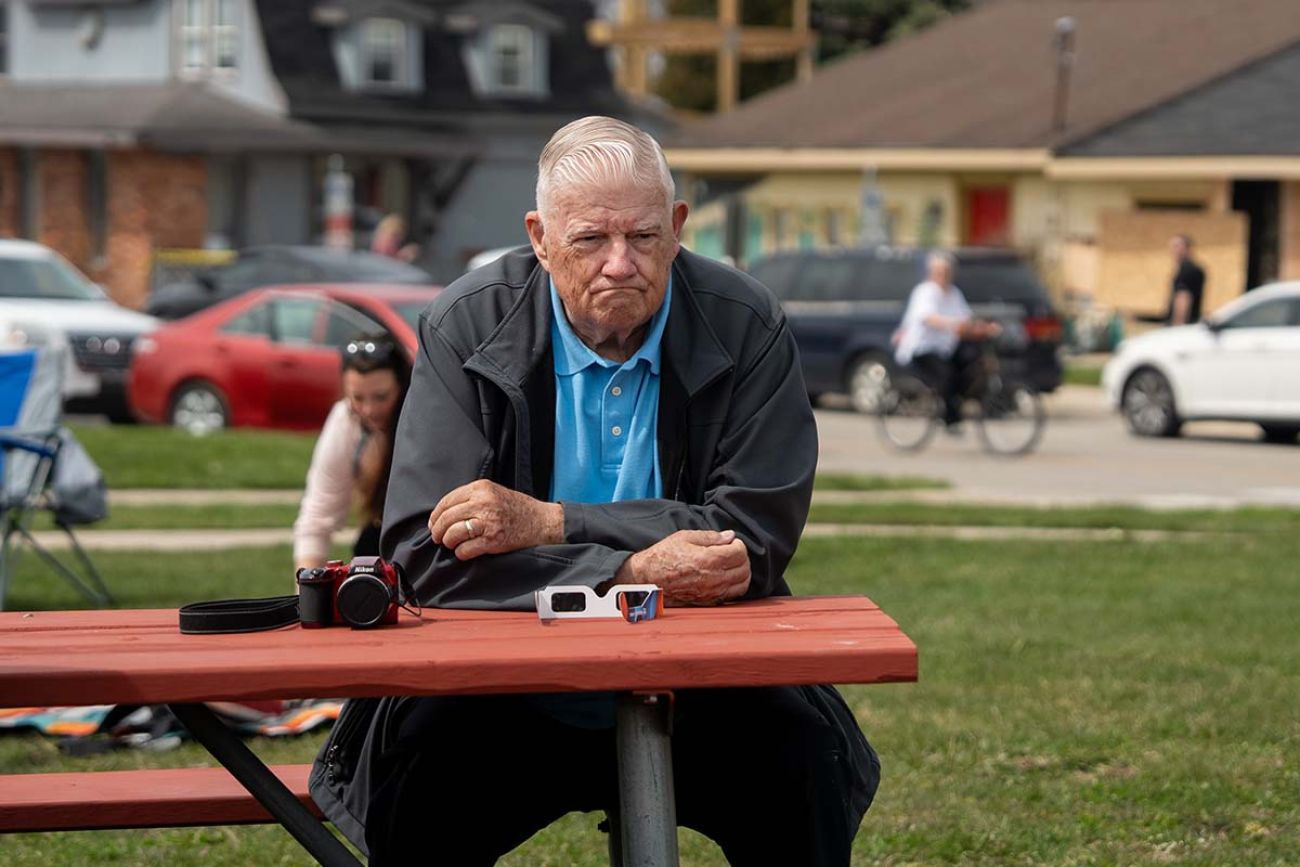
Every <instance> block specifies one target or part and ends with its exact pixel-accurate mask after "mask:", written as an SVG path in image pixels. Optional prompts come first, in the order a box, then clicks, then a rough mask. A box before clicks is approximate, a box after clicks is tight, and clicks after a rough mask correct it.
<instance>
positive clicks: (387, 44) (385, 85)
mask: <svg viewBox="0 0 1300 867" xmlns="http://www.w3.org/2000/svg"><path fill="white" fill-rule="evenodd" d="M388 7H392V8H393V9H394V10H395V11H396V13H397V14H387V15H382V14H372V15H369V16H366V17H363V18H354V19H351V20H349V18H348V15H347V10H346V9H344V8H343V7H333V6H318V7H316V10H315V12H314V14H315V16H316V20H317V21H318V23H323V24H325V25H326V26H331V27H337V30H336V32H335V34H334V40H333V42H334V60H335V63H336V64H337V65H338V70H339V80H340V82H341V83H342V84H343V86H344V87H345V88H346V89H348V90H369V91H376V92H393V91H396V92H416V91H419V90H420V88H421V86H422V84H423V81H424V56H423V54H424V52H423V46H424V30H423V28H422V26H421V22H418V21H412V20H408V17H409V16H407V15H405V14H403V13H405V12H407V11H408V10H407V8H406V6H404V5H396V6H395V5H394V4H392V3H388V4H386V5H385V8H384V9H382V11H385V12H387V11H388ZM375 11H376V12H378V11H381V10H380V9H376V10H375ZM327 13H329V14H327ZM398 15H402V17H397V16H398Z"/></svg>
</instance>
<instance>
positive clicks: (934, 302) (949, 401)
mask: <svg viewBox="0 0 1300 867" xmlns="http://www.w3.org/2000/svg"><path fill="white" fill-rule="evenodd" d="M954 264H955V263H954V260H953V257H952V255H951V254H949V253H946V252H943V251H939V250H936V251H934V252H932V253H930V255H929V256H928V257H926V261H925V268H926V276H927V277H928V279H927V280H925V281H924V282H922V283H919V284H917V286H916V287H915V288H913V289H912V294H911V295H910V296H909V297H908V300H907V310H906V312H904V313H903V322H902V324H901V325H899V327H898V330H897V331H896V332H894V345H895V348H894V360H895V361H896V362H898V364H899V366H901V367H907V366H909V365H910V366H911V367H912V368H913V369H914V370H916V372H917V373H918V374H919V375H920V376H921V378H922V379H924V380H925V381H926V382H928V383H929V384H930V386H931V387H932V388H934V390H935V391H937V392H939V394H941V395H943V404H944V416H943V420H944V424H945V425H947V427H948V429H949V430H956V429H957V428H958V426H959V425H960V423H961V395H962V391H963V389H964V388H965V385H966V383H967V382H968V381H969V375H970V374H969V369H970V368H971V366H972V365H974V364H975V363H977V362H978V361H979V350H978V348H977V347H976V346H975V343H974V342H975V341H979V340H985V339H988V338H990V337H996V336H997V335H998V334H999V333H1000V332H1001V330H1002V329H1001V328H1000V327H999V326H998V325H997V323H994V322H984V321H982V320H978V319H975V318H974V315H973V314H972V313H971V309H970V305H968V304H967V303H966V296H964V295H963V294H962V291H961V290H960V289H958V288H957V286H956V284H954V283H953V282H952V276H953V271H954Z"/></svg>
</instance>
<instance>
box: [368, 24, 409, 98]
mask: <svg viewBox="0 0 1300 867" xmlns="http://www.w3.org/2000/svg"><path fill="white" fill-rule="evenodd" d="M357 30H358V32H357V48H358V51H357V59H358V69H357V80H358V83H359V84H360V85H361V87H363V88H367V89H394V90H408V89H410V88H411V87H412V86H413V82H411V81H410V78H411V63H412V57H411V41H410V40H411V35H410V25H408V24H407V23H406V22H405V21H402V20H401V19H399V18H367V19H365V20H364V21H362V22H361V26H360V27H358V28H357ZM390 49H391V50H392V52H393V54H392V58H391V60H390V63H391V64H392V70H393V77H392V78H391V79H389V80H387V81H381V80H379V79H376V78H372V77H371V72H372V70H373V68H374V64H373V62H374V60H375V57H376V55H377V54H378V53H379V52H381V51H387V50H390Z"/></svg>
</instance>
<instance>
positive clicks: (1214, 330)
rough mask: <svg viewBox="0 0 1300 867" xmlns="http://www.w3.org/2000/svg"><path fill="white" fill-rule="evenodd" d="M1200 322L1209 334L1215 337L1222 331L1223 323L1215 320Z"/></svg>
mask: <svg viewBox="0 0 1300 867" xmlns="http://www.w3.org/2000/svg"><path fill="white" fill-rule="evenodd" d="M1201 322H1202V324H1203V325H1205V327H1206V328H1207V329H1208V330H1209V332H1210V333H1211V334H1214V335H1217V334H1218V333H1219V332H1220V331H1222V330H1223V323H1222V322H1220V321H1218V320H1217V319H1202V320H1201Z"/></svg>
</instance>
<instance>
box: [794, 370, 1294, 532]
mask: <svg viewBox="0 0 1300 867" xmlns="http://www.w3.org/2000/svg"><path fill="white" fill-rule="evenodd" d="M817 424H818V430H819V433H820V435H821V466H820V468H821V469H822V470H823V471H840V472H855V473H878V474H885V475H918V476H930V477H934V478H939V479H945V480H947V481H948V482H950V483H951V484H952V485H953V486H954V490H953V491H952V492H950V493H947V494H939V495H937V498H939V499H963V500H979V501H988V502H1008V503H1036V504H1084V503H1098V502H1115V503H1118V502H1126V503H1133V504H1138V505H1144V506H1149V507H1156V508H1159V507H1166V508H1175V507H1199V506H1206V507H1218V506H1225V507H1226V506H1235V505H1242V504H1259V505H1290V506H1300V446H1296V445H1273V444H1268V443H1263V442H1260V441H1259V429H1258V428H1257V427H1255V426H1254V425H1248V424H1229V423H1218V422H1214V423H1210V422H1202V423H1195V424H1189V425H1187V426H1186V427H1185V428H1184V434H1183V436H1181V437H1179V438H1177V439H1141V438H1138V437H1134V436H1131V435H1130V434H1129V433H1128V431H1127V430H1126V429H1125V427H1124V422H1123V421H1122V420H1121V419H1120V418H1119V416H1117V415H1115V414H1114V413H1112V412H1111V411H1110V410H1108V409H1107V408H1106V406H1105V403H1104V399H1103V397H1102V393H1101V390H1100V389H1096V388H1086V387H1080V386H1065V387H1063V388H1061V389H1060V390H1059V391H1058V392H1057V393H1056V394H1054V395H1051V396H1049V398H1048V427H1047V432H1046V434H1045V435H1044V437H1043V441H1042V443H1041V444H1040V445H1039V448H1038V451H1037V452H1035V453H1034V454H1031V455H1028V456H1025V457H1020V458H1002V457H996V456H993V455H989V454H986V453H985V452H983V451H982V450H981V449H980V446H979V442H978V440H977V437H976V436H975V434H974V432H973V431H971V430H969V426H968V430H967V431H966V432H965V433H963V434H962V435H961V436H960V437H949V436H947V435H945V434H942V433H941V434H939V435H938V436H936V437H935V439H934V440H932V441H931V443H930V445H929V446H928V447H927V448H926V449H925V450H924V451H921V452H919V453H916V454H902V453H899V452H895V451H892V450H890V449H889V448H888V447H887V446H885V445H884V444H883V443H882V442H881V441H880V439H879V437H878V436H877V434H876V428H875V421H874V419H871V418H868V417H864V416H859V415H856V414H854V413H852V412H849V411H847V410H844V409H840V408H835V407H832V406H826V405H823V406H822V407H819V408H818V410H817ZM923 496H924V497H925V498H927V499H928V498H932V497H936V495H934V494H929V495H923Z"/></svg>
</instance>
